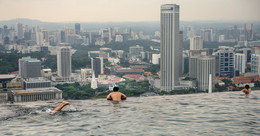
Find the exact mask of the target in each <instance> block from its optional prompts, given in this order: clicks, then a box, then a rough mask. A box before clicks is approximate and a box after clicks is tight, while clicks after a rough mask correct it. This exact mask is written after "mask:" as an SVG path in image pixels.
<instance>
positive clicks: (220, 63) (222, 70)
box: [213, 48, 235, 77]
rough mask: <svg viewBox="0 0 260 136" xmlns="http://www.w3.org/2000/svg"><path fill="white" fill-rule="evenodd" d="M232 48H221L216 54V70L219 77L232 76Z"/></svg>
mask: <svg viewBox="0 0 260 136" xmlns="http://www.w3.org/2000/svg"><path fill="white" fill-rule="evenodd" d="M234 54H235V52H234V49H233V48H221V49H220V50H218V51H217V52H215V53H213V55H216V59H217V60H216V72H217V73H219V75H217V76H220V77H233V76H234Z"/></svg>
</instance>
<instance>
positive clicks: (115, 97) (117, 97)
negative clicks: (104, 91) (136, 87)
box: [107, 87, 126, 101]
mask: <svg viewBox="0 0 260 136" xmlns="http://www.w3.org/2000/svg"><path fill="white" fill-rule="evenodd" d="M118 90H119V88H118V87H114V88H113V91H114V92H112V93H110V94H109V95H107V100H112V101H121V100H126V95H124V94H123V93H120V92H119V91H118Z"/></svg>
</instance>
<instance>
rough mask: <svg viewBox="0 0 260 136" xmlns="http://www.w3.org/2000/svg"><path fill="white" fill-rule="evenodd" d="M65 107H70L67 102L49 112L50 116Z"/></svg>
mask: <svg viewBox="0 0 260 136" xmlns="http://www.w3.org/2000/svg"><path fill="white" fill-rule="evenodd" d="M66 105H70V103H69V102H66V101H63V102H62V103H61V104H60V105H59V106H58V107H56V108H55V109H54V111H50V113H51V114H54V113H56V112H57V111H60V110H61V109H62V108H63V107H65V106H66Z"/></svg>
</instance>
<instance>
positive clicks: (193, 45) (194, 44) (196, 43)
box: [190, 36, 203, 50]
mask: <svg viewBox="0 0 260 136" xmlns="http://www.w3.org/2000/svg"><path fill="white" fill-rule="evenodd" d="M202 49H203V41H202V38H201V37H200V36H194V37H192V38H190V50H202Z"/></svg>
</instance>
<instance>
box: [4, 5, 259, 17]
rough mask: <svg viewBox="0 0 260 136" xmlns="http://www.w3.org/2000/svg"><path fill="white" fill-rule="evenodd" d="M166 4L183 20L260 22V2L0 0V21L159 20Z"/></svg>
mask: <svg viewBox="0 0 260 136" xmlns="http://www.w3.org/2000/svg"><path fill="white" fill-rule="evenodd" d="M166 3H176V4H179V5H180V19H181V20H183V21H200V20H217V21H246V20H254V21H260V14H259V13H260V7H259V6H260V0H0V20H9V19H15V18H30V19H38V20H41V21H48V22H74V21H78V22H125V21H159V19H160V5H161V4H166Z"/></svg>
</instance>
